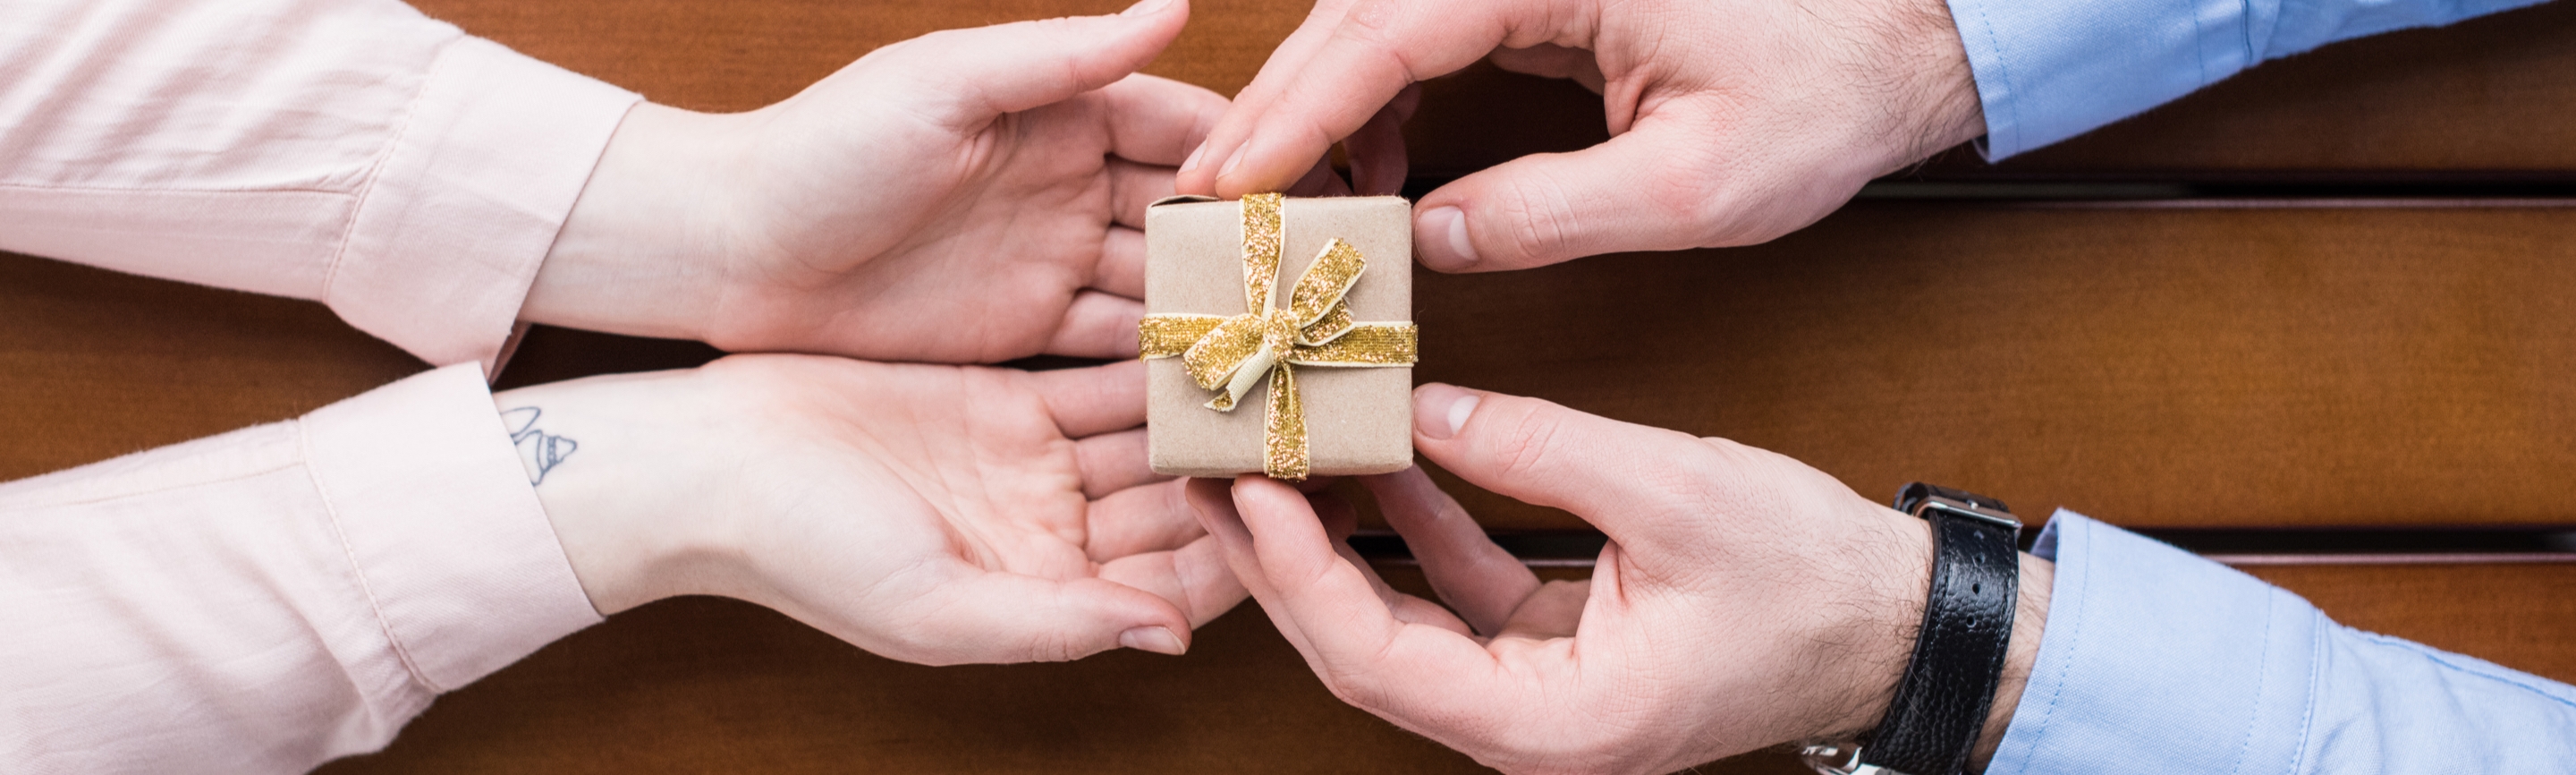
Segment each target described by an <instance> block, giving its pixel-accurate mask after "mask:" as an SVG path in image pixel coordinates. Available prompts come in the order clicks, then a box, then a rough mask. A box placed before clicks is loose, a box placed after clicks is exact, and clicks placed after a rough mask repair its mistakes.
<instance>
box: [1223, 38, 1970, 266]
mask: <svg viewBox="0 0 2576 775" xmlns="http://www.w3.org/2000/svg"><path fill="white" fill-rule="evenodd" d="M1487 58H1490V59H1491V60H1492V61H1493V62H1494V63H1495V64H1496V65H1498V66H1501V67H1503V68H1505V69H1509V70H1516V71H1520V72H1526V73H1533V74H1538V75H1545V76H1552V77H1559V78H1573V79H1575V80H1577V81H1580V82H1582V83H1583V84H1584V85H1586V86H1588V87H1590V88H1592V89H1593V90H1594V91H1597V92H1600V93H1601V94H1602V108H1603V113H1604V117H1605V119H1606V120H1607V122H1608V124H1609V129H1610V133H1611V135H1612V137H1611V139H1610V141H1609V142H1606V143H1603V144H1601V145H1598V146H1595V147H1592V148H1587V149H1584V150H1580V151H1576V152H1573V153H1555V154H1536V155H1531V156H1527V157H1523V158H1520V159H1516V160H1513V161H1510V162H1506V163H1504V164H1501V165H1497V166H1495V167H1493V168H1491V169H1487V170H1483V171H1480V172H1477V173H1475V174H1471V175H1468V176H1467V177H1464V178H1461V179H1459V180H1457V181H1455V182H1452V183H1450V184H1448V185H1445V186H1442V187H1440V188H1439V189H1437V190H1435V191H1433V192H1431V193H1430V194H1429V195H1426V196H1424V197H1423V198H1422V200H1421V201H1420V202H1419V203H1417V205H1416V207H1415V210H1414V234H1415V235H1416V236H1415V240H1416V242H1417V245H1416V253H1417V255H1419V256H1420V258H1421V260H1422V262H1423V263H1424V264H1425V265H1427V266H1429V267H1431V268H1433V269H1438V270H1443V271H1482V270H1497V269H1519V268H1526V267H1532V266H1540V265H1545V264H1552V263H1557V262H1560V261H1565V260H1568V259H1573V258H1578V257H1582V256H1588V255H1597V254H1602V253H1613V252H1622V251H1637V250H1673V249H1680V248H1691V247H1724V246H1734V245H1748V244H1754V243H1758V242H1763V241H1766V240H1770V239H1772V238H1775V237H1778V236H1780V235H1782V234H1786V233H1788V232H1790V231H1794V230H1796V229H1798V228H1800V227H1803V226H1805V225H1807V224H1810V223H1814V222H1815V221H1816V220H1817V219H1819V218H1822V217H1824V215H1825V214H1826V213H1828V212H1831V211H1832V210H1833V209H1835V208H1836V207H1839V206H1840V205H1841V204H1842V203H1843V202H1844V201H1846V200H1848V199H1850V198H1851V196H1852V195H1853V194H1854V193H1855V192H1858V191H1859V190H1860V187H1861V184H1863V183H1865V182H1867V181H1868V180H1869V179H1870V178H1873V177H1876V176H1879V175H1882V174H1885V173H1888V172H1891V171H1894V170H1897V169H1901V168H1903V167H1904V166H1905V165H1908V164H1912V163H1914V162H1916V161H1918V160H1920V159H1922V158H1924V157H1925V156H1927V155H1929V154H1930V153H1932V152H1933V151H1937V150H1939V149H1942V148H1946V147H1949V146H1951V145H1955V144H1957V143H1960V142H1964V141H1966V140H1968V139H1970V138H1974V137H1976V136H1977V135H1980V134H1983V133H1984V118H1983V115H1982V113H1980V111H1979V107H1978V101H1977V92H1976V85H1975V82H1974V79H1973V78H1972V77H1971V75H1970V72H1969V69H1968V63H1967V54H1966V51H1965V49H1964V47H1963V46H1962V45H1961V44H1960V40H1959V34H1958V32H1957V31H1956V30H1955V29H1954V28H1953V26H1952V24H1951V22H1950V15H1949V10H1948V8H1947V6H1946V4H1944V3H1943V2H1942V1H1941V0H1819V1H1816V2H1795V3H1782V2H1769V1H1767V0H1320V2H1318V3H1317V4H1316V6H1315V10H1314V12H1313V13H1312V14H1311V15H1309V16H1308V17H1307V19H1306V22H1305V23H1304V25H1303V26H1300V27H1299V28H1298V29H1297V31H1296V32H1295V33H1294V34H1292V35H1290V36H1289V38H1288V40H1287V41H1286V42H1285V43H1283V44H1282V45H1281V46H1280V47H1279V49H1278V51H1277V52H1276V53H1274V54H1272V55H1271V58H1270V61H1269V62H1268V63H1267V64H1265V65H1263V67H1262V69H1261V74H1260V75H1259V76H1258V77H1256V78H1255V79H1254V80H1253V82H1252V83H1251V85H1249V86H1246V87H1245V88H1244V90H1243V91H1242V93H1240V94H1238V95H1236V98H1235V103H1234V106H1233V108H1232V109H1230V110H1228V111H1227V112H1226V114H1225V117H1224V119H1223V120H1222V121H1220V122H1218V124H1217V125H1216V128H1215V129H1214V130H1213V131H1211V132H1210V134H1209V135H1208V139H1207V143H1206V144H1205V145H1204V146H1203V147H1201V148H1200V149H1199V150H1198V151H1196V152H1194V154H1193V155H1192V156H1191V157H1190V159H1189V160H1188V163H1185V164H1184V165H1182V168H1181V171H1180V177H1179V179H1178V187H1179V190H1180V191H1182V192H1184V193H1198V194H1213V195H1220V196H1226V197H1233V196H1239V195H1241V194H1244V193H1246V192H1254V191H1265V190H1273V189H1276V188H1278V187H1280V186H1282V185H1283V184H1285V183H1287V182H1288V181H1290V180H1294V179H1296V177H1297V175H1299V174H1300V173H1303V172H1304V171H1306V170H1307V168H1308V165H1311V164H1313V163H1314V160H1315V159H1316V158H1318V157H1319V156H1321V155H1322V154H1324V153H1325V151H1326V150H1327V149H1328V148H1330V146H1331V145H1332V144H1333V143H1334V142H1336V141H1342V140H1345V139H1346V138H1347V139H1348V140H1349V148H1348V149H1349V151H1350V157H1351V163H1352V166H1353V173H1354V178H1355V179H1359V180H1363V181H1369V180H1378V181H1383V180H1401V179H1402V178H1403V173H1402V171H1401V169H1400V168H1401V165H1402V163H1403V156H1402V143H1401V141H1400V138H1397V137H1396V136H1395V135H1394V130H1393V128H1392V127H1393V122H1394V121H1396V120H1399V119H1400V117H1401V115H1402V114H1404V113H1405V112H1407V111H1408V101H1409V100H1410V99H1411V97H1410V96H1409V94H1408V89H1409V88H1410V87H1411V85H1412V84H1414V83H1416V82H1419V81H1423V80H1426V79H1430V78H1434V77H1437V76H1441V75H1445V74H1448V73H1451V72H1455V71H1457V70H1459V69H1461V68H1464V67H1466V66H1467V65H1469V64H1472V63H1474V62H1476V61H1478V60H1480V59H1487ZM1390 167H1393V168H1395V169H1394V170H1393V171H1389V169H1388V168H1390ZM1363 187H1364V188H1367V187H1370V184H1365V183H1364V184H1363Z"/></svg>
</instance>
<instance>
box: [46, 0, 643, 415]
mask: <svg viewBox="0 0 2576 775" xmlns="http://www.w3.org/2000/svg"><path fill="white" fill-rule="evenodd" d="M636 100H637V97H636V96H635V95H634V94H632V93H630V92H627V91H624V90H621V89H617V88H615V87H612V86H609V85H607V84H604V83H601V82H599V81H596V80H593V79H590V78H587V77H583V76H580V75H577V74H574V73H572V72H569V71H566V70H563V69H561V68H558V67H555V66H553V65H549V64H546V63H544V62H540V61H537V60H534V59H530V58H528V57H526V56H522V55H520V54H518V53H516V52H512V51H510V50H509V49H507V48H504V47H502V46H500V45H499V44H495V43H492V42H490V41H486V40H482V39H479V38H474V37H470V36H467V35H465V34H464V33H463V32H462V31H460V30H458V29H457V28H456V27H454V26H453V25H449V24H446V23H443V22H439V21H435V20H432V19H429V18H428V17H425V16H422V15H421V14H420V13H419V12H417V11H415V10H413V9H412V8H411V7H409V6H406V5H403V4H401V3H399V2H394V1H393V0H248V1H247V2H244V1H241V0H25V1H23V2H15V3H12V4H11V5H10V6H9V12H8V13H7V14H5V15H0V250H8V251H13V252H19V253H26V254H30V255H37V256H44V257H48V258H57V259H63V260H68V261H75V262H80V263H85V264H91V265H94V266H100V267H106V268H110V269H116V270H121V271H127V272H133V273H137V274H144V275H151V276H155V277H163V278H168V279H174V280H183V281H188V282H196V283H203V284H207V285H214V286H219V287H224V288H232V289H237V290H244V291H252V292H256V293H266V294H274V295H281V296H291V297H296V298H303V299H312V300H317V301H321V302H324V303H326V304H328V305H330V307H331V308H332V309H333V310H334V311H336V312H338V313H339V314H340V315H341V317H342V318H343V319H345V320H347V321H349V322H350V323H351V324H352V325H355V326H356V327H358V328H359V329H361V330H364V331H366V332H368V333H370V334H374V335H376V336H378V337H382V338H384V339H386V340H388V341H391V342H393V343H394V344H396V345H399V346H401V347H403V348H404V349H406V350H408V351H410V352H411V353H412V354H414V355H417V356H420V357H421V358H422V359H423V360H426V361H428V362H430V363H432V364H435V365H442V366H443V365H449V364H456V363H480V364H483V365H484V366H485V368H486V369H487V370H489V369H491V368H494V367H495V366H496V365H497V361H498V358H499V356H500V354H501V353H502V351H503V348H504V344H505V343H506V342H507V340H508V339H509V337H510V335H511V333H512V331H513V327H514V323H515V320H516V317H517V315H518V311H519V307H520V305H521V303H522V302H523V301H524V300H525V298H526V295H527V290H528V287H529V285H530V284H531V283H532V282H533V281H534V279H535V277H536V273H537V269H538V267H539V265H540V264H541V263H542V262H543V260H544V258H545V255H546V252H547V250H548V249H550V248H551V247H552V245H553V243H554V238H555V235H556V233H557V232H558V231H559V230H560V229H561V227H562V225H563V221H564V219H565V218H566V217H567V216H568V215H569V213H570V212H571V210H572V206H573V203H574V201H575V200H576V199H578V198H579V195H580V193H581V189H582V187H583V185H584V184H586V183H587V182H588V180H589V177H590V173H591V170H592V169H593V168H594V167H595V166H596V165H597V163H598V160H599V156H600V154H601V152H602V151H603V150H605V149H606V147H607V144H608V139H609V136H610V135H611V134H612V133H614V132H615V130H616V128H617V125H618V123H619V122H620V121H622V120H623V118H624V116H625V114H626V111H627V109H628V108H630V107H632V106H633V104H634V103H635V102H636Z"/></svg>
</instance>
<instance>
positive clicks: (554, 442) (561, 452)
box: [501, 406, 581, 486]
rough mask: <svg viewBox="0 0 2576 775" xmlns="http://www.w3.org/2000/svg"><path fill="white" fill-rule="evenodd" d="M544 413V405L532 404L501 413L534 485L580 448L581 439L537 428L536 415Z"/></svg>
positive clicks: (542, 482)
mask: <svg viewBox="0 0 2576 775" xmlns="http://www.w3.org/2000/svg"><path fill="white" fill-rule="evenodd" d="M544 414H545V410H544V409H540V408H537V407H533V406H523V407H519V408H517V409H512V410H509V411H506V412H502V413H501V423H502V425H503V426H504V427H507V428H509V429H510V443H511V444H513V445H516V446H517V447H518V448H519V464H520V465H523V466H526V467H527V469H528V484H529V485H532V486H533V485H539V484H545V483H546V473H547V472H549V471H553V470H555V466H559V465H563V462H564V459H565V458H569V457H572V453H573V451H574V450H578V449H581V442H578V441H574V440H572V439H568V438H564V437H562V436H556V435H552V434H548V433H546V432H545V430H544V429H541V428H538V427H537V418H538V417H541V416H543V415H544Z"/></svg>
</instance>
